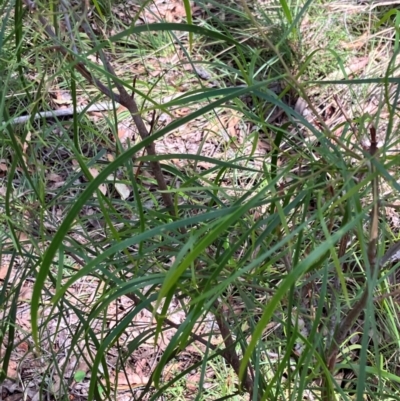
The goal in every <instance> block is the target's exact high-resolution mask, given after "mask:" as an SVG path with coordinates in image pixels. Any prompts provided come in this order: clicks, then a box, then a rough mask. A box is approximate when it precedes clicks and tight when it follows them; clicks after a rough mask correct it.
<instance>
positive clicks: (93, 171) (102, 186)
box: [89, 167, 107, 196]
mask: <svg viewBox="0 0 400 401" xmlns="http://www.w3.org/2000/svg"><path fill="white" fill-rule="evenodd" d="M89 172H90V174H92V177H93V178H96V177H97V176H98V175H99V171H98V170H97V169H96V168H94V167H89ZM99 191H100V192H101V193H102V194H103V195H105V194H106V193H107V186H106V184H100V185H99ZM94 195H95V196H96V193H95V194H94Z"/></svg>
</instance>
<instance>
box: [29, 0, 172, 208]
mask: <svg viewBox="0 0 400 401" xmlns="http://www.w3.org/2000/svg"><path fill="white" fill-rule="evenodd" d="M24 2H25V4H26V5H27V6H28V7H29V9H30V10H31V11H36V8H35V4H34V3H33V2H31V1H30V0H24ZM37 17H38V19H39V21H40V23H41V24H42V25H43V29H44V30H45V32H46V33H47V35H48V36H49V37H50V38H51V39H52V40H53V42H54V43H55V45H56V49H57V50H58V51H59V52H60V53H61V54H62V55H63V56H65V57H66V58H67V59H71V58H72V61H73V65H74V67H75V68H76V69H77V70H78V71H79V72H80V74H81V75H82V76H83V77H84V78H85V79H86V80H87V81H88V82H89V83H90V84H92V85H95V86H96V87H97V88H98V89H99V90H100V91H101V92H102V93H103V94H104V95H106V96H107V97H109V98H110V99H111V100H112V101H114V102H116V103H119V104H121V105H123V106H124V107H126V108H127V109H128V110H129V112H130V113H131V116H132V119H133V121H134V123H135V125H136V127H137V129H138V132H139V135H140V137H141V138H142V139H145V138H147V137H149V136H150V134H149V132H148V130H147V128H146V125H145V123H144V121H143V118H142V116H141V115H140V112H139V109H138V107H137V104H136V102H135V100H134V99H133V98H132V97H131V96H130V95H129V94H128V92H127V91H126V89H125V87H124V86H123V85H122V84H120V83H119V81H118V79H117V76H116V74H115V71H114V69H113V68H112V66H111V64H110V63H109V61H108V60H107V58H106V57H105V55H104V54H103V53H102V56H103V57H102V60H103V63H104V66H105V68H106V70H107V71H108V72H109V74H110V75H111V79H112V80H113V81H114V84H115V86H116V87H117V89H118V91H119V95H118V94H116V93H114V92H113V91H112V90H110V89H109V88H108V87H107V86H105V85H104V84H103V83H102V82H101V81H100V80H99V79H97V78H96V77H94V76H93V75H92V74H91V73H90V72H89V71H88V69H87V68H86V66H85V64H84V63H82V62H80V61H78V60H76V58H74V57H73V55H75V54H74V53H73V52H72V54H71V52H70V51H69V50H67V49H66V48H64V47H63V46H62V43H60V41H59V38H58V37H57V35H56V34H55V32H54V30H53V28H52V27H51V26H50V24H49V22H48V21H47V20H46V18H44V17H43V16H42V15H40V14H39V13H37ZM82 25H84V24H82ZM99 52H100V50H99ZM145 149H146V152H147V154H148V155H150V156H157V153H156V148H155V144H154V143H153V142H152V143H151V144H149V145H146V146H145ZM150 167H151V170H152V172H153V174H154V177H155V179H156V181H157V184H158V188H159V190H161V191H162V192H161V196H162V198H163V201H164V203H165V205H166V206H167V208H168V209H169V211H170V213H171V214H173V213H174V203H173V200H172V196H171V194H170V193H168V192H166V190H167V189H168V187H167V184H166V182H165V178H164V175H163V172H162V169H161V165H160V163H159V162H158V161H151V162H150Z"/></svg>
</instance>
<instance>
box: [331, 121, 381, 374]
mask: <svg viewBox="0 0 400 401" xmlns="http://www.w3.org/2000/svg"><path fill="white" fill-rule="evenodd" d="M370 133H371V146H370V149H369V153H370V155H371V157H374V156H375V154H376V153H377V150H378V148H377V141H376V130H375V128H374V127H373V126H371V127H370ZM370 165H371V174H374V173H375V167H374V163H373V161H372V160H371V163H370ZM371 187H372V188H371V189H372V202H373V206H372V212H371V218H370V220H371V226H370V234H369V243H368V252H367V253H368V262H369V267H370V274H369V277H374V276H375V274H376V268H377V267H378V264H377V260H376V255H377V245H378V224H379V183H378V177H377V176H375V177H373V178H372V180H371ZM367 280H368V276H367ZM369 287H370V286H369V283H368V281H366V283H365V288H364V292H363V294H362V296H361V299H360V300H359V301H358V302H356V304H355V305H354V306H353V308H352V309H350V311H349V312H348V314H347V315H346V316H345V317H344V319H343V321H342V322H341V323H339V324H338V325H337V327H336V330H335V334H334V337H333V339H332V342H331V345H330V348H329V350H328V353H327V366H328V369H329V370H330V371H331V372H332V371H333V369H334V367H335V364H336V358H337V355H338V353H339V347H340V345H341V344H342V343H343V341H344V340H345V338H346V336H347V333H348V331H349V330H350V329H351V327H352V325H353V323H354V321H355V320H356V319H357V317H358V316H359V314H360V313H361V312H362V311H363V310H364V308H365V306H366V304H367V300H368V296H369Z"/></svg>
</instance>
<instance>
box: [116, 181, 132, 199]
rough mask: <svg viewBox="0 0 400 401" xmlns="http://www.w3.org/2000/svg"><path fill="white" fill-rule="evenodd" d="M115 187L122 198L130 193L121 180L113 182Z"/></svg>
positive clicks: (125, 197) (126, 197)
mask: <svg viewBox="0 0 400 401" xmlns="http://www.w3.org/2000/svg"><path fill="white" fill-rule="evenodd" d="M115 189H116V190H117V192H118V193H119V194H120V196H121V199H122V200H125V199H128V198H129V195H130V194H131V190H130V189H129V187H128V186H127V185H126V184H123V183H121V182H116V183H115Z"/></svg>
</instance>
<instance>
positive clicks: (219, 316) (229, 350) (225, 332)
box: [214, 301, 261, 400]
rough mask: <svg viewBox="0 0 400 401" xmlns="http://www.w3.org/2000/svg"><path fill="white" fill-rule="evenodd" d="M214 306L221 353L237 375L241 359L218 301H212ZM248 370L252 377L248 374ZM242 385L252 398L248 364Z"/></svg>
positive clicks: (252, 388)
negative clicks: (221, 347) (219, 333)
mask: <svg viewBox="0 0 400 401" xmlns="http://www.w3.org/2000/svg"><path fill="white" fill-rule="evenodd" d="M214 307H215V313H214V316H215V319H216V321H217V323H218V327H219V329H220V331H221V335H222V338H223V340H224V344H225V350H224V352H223V354H222V355H223V357H224V358H225V360H226V361H227V362H228V363H229V365H231V366H232V369H233V370H234V371H235V373H236V374H237V375H238V376H239V371H240V364H241V361H240V359H239V357H238V355H237V353H236V351H235V343H234V341H233V338H232V334H231V331H230V329H229V326H228V325H227V323H226V321H225V319H224V317H223V312H222V310H221V306H220V305H219V303H218V301H215V302H214ZM249 371H250V374H251V376H252V377H251V376H250V374H249ZM243 386H244V388H245V389H246V391H247V392H248V393H249V394H250V397H249V399H250V400H252V399H253V390H254V372H253V370H252V368H251V367H250V366H248V369H246V372H245V375H244V379H243ZM260 395H261V394H258V397H257V398H258V399H260V398H261V397H260Z"/></svg>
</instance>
